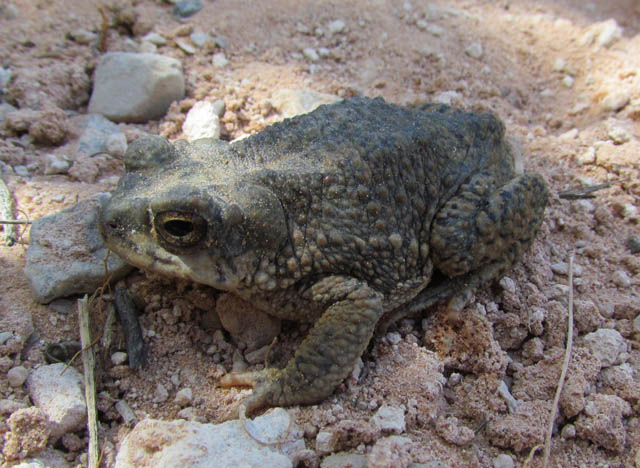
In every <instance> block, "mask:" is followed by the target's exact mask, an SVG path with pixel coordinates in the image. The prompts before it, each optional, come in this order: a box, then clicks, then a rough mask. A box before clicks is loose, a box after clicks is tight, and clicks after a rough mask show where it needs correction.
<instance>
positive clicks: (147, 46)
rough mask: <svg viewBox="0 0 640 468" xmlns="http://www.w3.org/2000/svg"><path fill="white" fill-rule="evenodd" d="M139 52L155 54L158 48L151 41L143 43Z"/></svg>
mask: <svg viewBox="0 0 640 468" xmlns="http://www.w3.org/2000/svg"><path fill="white" fill-rule="evenodd" d="M138 52H140V53H143V54H155V53H156V52H158V46H156V45H155V44H154V43H152V42H149V41H141V42H140V47H138Z"/></svg>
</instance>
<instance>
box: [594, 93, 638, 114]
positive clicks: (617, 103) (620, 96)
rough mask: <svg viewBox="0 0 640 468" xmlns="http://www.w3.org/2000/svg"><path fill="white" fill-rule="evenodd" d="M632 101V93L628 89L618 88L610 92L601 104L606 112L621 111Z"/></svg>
mask: <svg viewBox="0 0 640 468" xmlns="http://www.w3.org/2000/svg"><path fill="white" fill-rule="evenodd" d="M630 100H631V91H630V90H629V89H628V88H618V89H614V90H613V91H611V92H609V93H608V94H607V95H606V96H605V97H604V98H603V99H602V101H601V102H600V105H601V106H602V108H603V109H604V110H606V111H619V110H621V109H623V108H624V107H625V106H626V105H627V104H629V101H630Z"/></svg>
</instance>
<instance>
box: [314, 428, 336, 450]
mask: <svg viewBox="0 0 640 468" xmlns="http://www.w3.org/2000/svg"><path fill="white" fill-rule="evenodd" d="M337 443H338V434H337V433H336V432H329V431H320V432H318V434H317V435H316V452H318V453H319V454H320V455H324V454H327V453H331V452H334V451H335V450H336V445H337Z"/></svg>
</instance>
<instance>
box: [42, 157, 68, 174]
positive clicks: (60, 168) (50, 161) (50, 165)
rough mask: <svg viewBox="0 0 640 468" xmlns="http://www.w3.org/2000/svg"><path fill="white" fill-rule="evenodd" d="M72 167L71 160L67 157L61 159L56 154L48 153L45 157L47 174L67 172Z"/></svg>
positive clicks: (45, 171)
mask: <svg viewBox="0 0 640 468" xmlns="http://www.w3.org/2000/svg"><path fill="white" fill-rule="evenodd" d="M70 167H71V162H69V161H68V160H66V159H60V158H58V156H56V155H55V154H51V153H49V154H46V155H45V157H44V173H45V175H53V174H66V173H67V171H69V168H70Z"/></svg>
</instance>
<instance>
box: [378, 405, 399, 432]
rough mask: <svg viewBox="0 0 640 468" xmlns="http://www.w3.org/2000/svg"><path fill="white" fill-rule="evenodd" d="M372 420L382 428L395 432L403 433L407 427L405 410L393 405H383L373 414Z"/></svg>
mask: <svg viewBox="0 0 640 468" xmlns="http://www.w3.org/2000/svg"><path fill="white" fill-rule="evenodd" d="M372 421H373V423H374V424H375V425H376V426H378V427H379V428H380V430H382V431H388V432H393V433H395V434H402V433H403V432H404V431H405V428H406V425H405V421H404V410H403V409H402V408H395V407H393V406H387V405H383V406H381V407H380V408H379V409H378V411H376V414H374V415H373V419H372Z"/></svg>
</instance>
